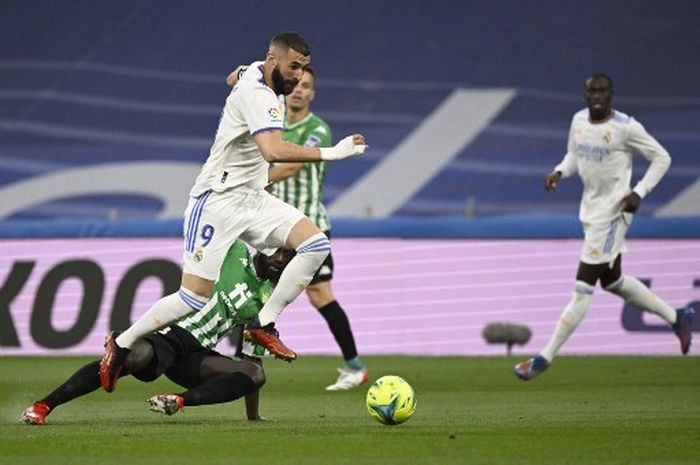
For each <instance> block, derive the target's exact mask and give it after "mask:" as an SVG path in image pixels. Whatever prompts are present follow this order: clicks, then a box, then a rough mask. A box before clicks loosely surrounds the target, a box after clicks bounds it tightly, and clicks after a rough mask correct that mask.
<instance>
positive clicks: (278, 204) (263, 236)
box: [241, 192, 330, 361]
mask: <svg viewBox="0 0 700 465" xmlns="http://www.w3.org/2000/svg"><path fill="white" fill-rule="evenodd" d="M261 211H262V214H260V215H259V216H258V217H257V218H256V220H255V221H254V222H252V223H251V225H250V227H249V229H248V230H246V231H245V232H244V233H243V234H241V239H243V240H244V241H246V242H248V243H249V244H251V245H252V246H253V247H255V248H256V249H258V250H259V251H260V252H262V253H264V254H267V255H270V254H271V253H273V252H274V251H275V250H277V249H278V248H280V247H287V248H289V249H294V250H295V251H296V255H295V256H294V258H293V259H292V260H291V261H290V262H289V263H288V264H287V266H286V267H285V269H284V271H283V272H282V274H281V275H280V278H279V281H278V282H277V284H276V285H275V289H274V291H273V292H272V295H271V296H270V298H269V299H268V301H267V302H266V303H265V305H264V306H263V308H262V309H261V310H260V313H259V314H258V319H259V321H260V324H261V328H249V329H248V331H247V336H248V337H249V338H251V339H252V340H253V341H254V342H255V343H257V344H259V345H261V346H263V347H265V348H266V349H267V350H268V351H270V353H271V354H273V355H275V356H276V357H279V358H282V359H284V360H288V361H290V360H293V359H295V358H296V354H295V353H294V351H292V350H291V349H289V348H288V347H286V346H285V345H284V344H283V343H282V341H280V340H279V337H278V335H277V331H276V330H275V328H274V323H275V321H276V320H277V317H278V316H279V315H280V313H282V311H283V310H284V308H285V307H286V306H287V305H289V304H290V303H291V302H293V301H294V300H295V299H296V298H297V297H298V296H299V294H300V293H301V292H302V291H303V290H304V289H305V288H306V286H308V284H309V282H310V281H311V278H312V277H313V275H314V273H316V270H318V268H319V267H320V266H321V264H322V263H323V260H325V258H326V256H327V255H328V253H329V252H330V241H329V240H328V237H326V235H325V234H323V233H322V232H321V231H320V230H319V229H318V227H317V226H316V225H315V224H314V223H313V222H312V221H311V220H310V219H308V218H306V217H305V216H304V215H303V214H302V213H301V212H300V211H299V210H297V209H296V208H294V207H292V206H291V205H288V204H286V203H284V202H282V201H281V200H279V199H277V198H275V197H273V196H272V195H270V194H268V193H267V192H263V199H262V210H261Z"/></svg>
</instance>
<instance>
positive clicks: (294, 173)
mask: <svg viewBox="0 0 700 465" xmlns="http://www.w3.org/2000/svg"><path fill="white" fill-rule="evenodd" d="M315 83H316V75H315V73H314V70H313V69H312V68H311V67H310V66H309V67H307V68H306V70H305V72H304V75H303V76H302V78H301V81H299V83H298V84H297V85H296V87H295V88H294V91H292V93H291V94H289V95H288V96H287V97H286V100H285V103H286V109H285V121H284V131H283V135H282V138H283V139H284V140H286V141H289V142H293V143H295V144H297V145H302V146H305V147H331V146H332V145H333V141H332V136H331V129H330V127H329V126H328V124H326V122H325V121H323V120H322V119H321V118H319V117H318V116H316V115H314V114H313V112H311V102H312V101H313V100H314V97H315V95H316V90H315ZM325 175H326V164H325V163H324V162H314V163H284V164H279V165H277V166H274V167H273V168H272V169H271V170H270V172H269V174H268V179H269V181H270V182H271V183H272V193H273V194H274V195H276V196H277V197H279V198H280V199H282V200H284V201H285V202H287V203H289V204H291V205H293V206H295V207H296V208H298V209H299V210H301V211H302V213H304V214H305V215H306V216H307V217H308V218H310V219H311V220H312V221H313V222H314V223H316V226H318V228H319V229H320V230H321V231H323V232H324V233H325V234H326V235H327V236H328V237H330V232H331V224H330V221H329V219H328V215H327V214H326V208H325V207H324V205H323V199H322V197H323V181H324V178H325ZM332 279H333V257H332V256H331V254H329V255H328V257H327V258H326V260H325V261H324V262H323V264H322V265H321V267H320V268H319V270H318V271H317V272H316V274H315V275H314V277H313V278H312V280H311V283H310V284H309V286H308V287H307V288H306V295H307V296H308V298H309V302H311V305H313V306H314V308H316V309H317V310H318V311H319V313H320V314H321V315H322V316H323V318H324V319H325V320H326V323H327V324H328V327H329V328H330V330H331V333H333V336H334V337H335V340H336V341H337V343H338V345H339V346H340V349H341V352H342V353H343V358H344V360H345V366H344V367H342V368H340V369H339V370H338V371H339V372H340V376H339V377H338V379H337V381H336V382H335V383H333V384H331V385H330V386H327V387H326V389H327V390H329V391H338V390H347V389H352V388H354V387H357V386H359V385H361V384H362V383H365V382H366V381H367V380H368V375H367V369H366V368H365V366H364V365H363V364H362V361H361V360H360V358H359V357H358V355H357V348H356V346H355V339H354V337H353V334H352V329H351V328H350V322H349V321H348V317H347V315H346V313H345V311H344V310H343V308H342V307H341V306H340V304H339V303H338V301H337V300H336V298H335V296H334V295H333V290H332V288H331V280H332Z"/></svg>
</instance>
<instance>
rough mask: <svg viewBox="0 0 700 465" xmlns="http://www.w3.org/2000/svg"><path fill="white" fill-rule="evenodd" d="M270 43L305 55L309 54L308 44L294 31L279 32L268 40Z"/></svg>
mask: <svg viewBox="0 0 700 465" xmlns="http://www.w3.org/2000/svg"><path fill="white" fill-rule="evenodd" d="M270 45H276V46H278V47H282V48H284V49H285V50H289V49H290V48H291V49H292V50H295V51H297V52H299V53H301V54H302V55H304V56H305V57H307V56H309V55H311V50H310V49H309V44H308V43H307V42H306V40H305V39H304V38H303V37H302V36H300V35H299V34H297V33H296V32H280V33H279V34H277V35H275V36H274V37H273V38H272V40H270Z"/></svg>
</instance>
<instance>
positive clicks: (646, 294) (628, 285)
mask: <svg viewBox="0 0 700 465" xmlns="http://www.w3.org/2000/svg"><path fill="white" fill-rule="evenodd" d="M600 284H601V286H602V287H603V288H604V289H605V290H606V291H608V292H612V293H613V294H616V295H618V296H620V297H622V298H623V299H624V300H625V301H626V302H628V303H630V304H632V305H634V306H636V307H639V308H641V309H642V310H646V311H648V312H651V313H655V314H656V315H658V316H660V317H661V318H663V319H664V320H665V321H666V322H667V323H668V324H669V325H671V328H672V329H673V331H674V332H675V333H676V335H677V336H678V339H679V340H680V346H681V353H682V354H687V353H688V350H689V349H690V344H691V342H692V330H691V326H692V323H693V316H694V311H693V309H692V308H683V309H680V310H675V309H674V308H673V307H671V306H670V305H668V304H667V303H666V302H664V301H663V300H662V299H661V298H660V297H659V296H657V295H656V294H655V293H653V292H652V291H651V290H650V289H649V288H648V287H646V286H645V285H644V283H643V282H641V281H640V280H638V279H637V278H635V277H634V276H629V275H623V274H622V255H619V256H618V258H617V260H616V261H615V266H614V267H613V268H612V269H610V270H608V271H607V272H606V273H605V274H604V275H603V276H601V278H600Z"/></svg>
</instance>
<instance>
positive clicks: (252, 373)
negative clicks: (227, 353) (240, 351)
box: [148, 352, 265, 415]
mask: <svg viewBox="0 0 700 465" xmlns="http://www.w3.org/2000/svg"><path fill="white" fill-rule="evenodd" d="M167 376H168V378H170V379H171V380H172V381H174V382H176V383H178V384H180V385H182V386H185V387H188V388H189V389H188V390H186V391H184V392H180V393H176V394H161V395H157V396H153V397H152V398H150V399H149V401H148V402H149V404H150V408H151V410H153V411H157V412H161V413H165V414H167V415H172V414H174V413H177V412H178V411H180V410H182V408H184V407H186V406H197V405H210V404H219V403H224V402H231V401H234V400H236V399H239V398H241V397H243V396H246V395H248V394H251V393H253V392H254V391H255V390H257V389H259V388H260V387H261V386H262V385H263V384H264V383H265V372H264V370H263V369H262V366H261V365H258V364H256V363H253V362H252V361H249V360H233V359H230V358H228V357H224V356H222V355H219V354H217V353H214V352H212V353H209V354H206V355H204V354H202V353H191V354H188V355H187V356H186V357H185V358H184V359H183V360H182V361H181V362H179V363H177V364H176V366H174V367H173V368H171V369H170V370H168V372H167Z"/></svg>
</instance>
